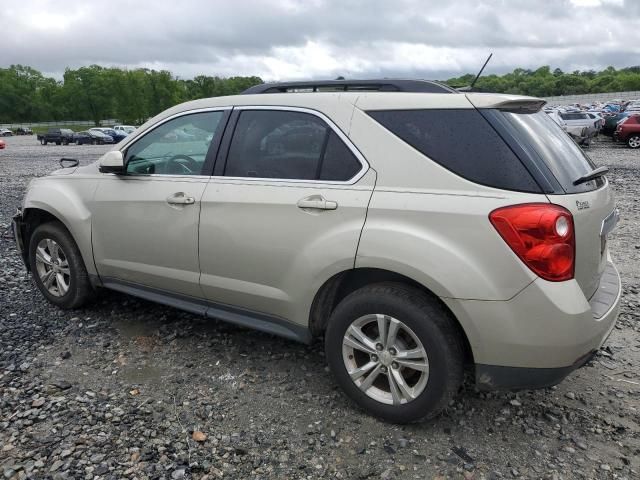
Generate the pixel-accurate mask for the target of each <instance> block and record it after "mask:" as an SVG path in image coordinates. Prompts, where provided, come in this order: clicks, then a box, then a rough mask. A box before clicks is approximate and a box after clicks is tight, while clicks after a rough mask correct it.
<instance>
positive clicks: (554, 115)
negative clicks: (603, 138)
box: [545, 110, 591, 145]
mask: <svg viewBox="0 0 640 480" xmlns="http://www.w3.org/2000/svg"><path fill="white" fill-rule="evenodd" d="M545 113H546V114H547V115H549V117H550V118H551V119H552V120H553V121H554V122H555V123H556V124H558V125H559V126H560V128H562V130H564V131H565V133H566V134H567V135H569V136H570V137H571V138H572V139H573V140H574V141H575V142H576V143H577V144H578V145H588V144H589V142H590V139H591V137H590V136H589V130H588V129H587V128H586V127H583V126H582V125H568V124H567V122H565V121H564V120H563V119H562V117H561V116H560V112H559V111H558V110H545Z"/></svg>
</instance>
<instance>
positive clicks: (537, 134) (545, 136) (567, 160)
mask: <svg viewBox="0 0 640 480" xmlns="http://www.w3.org/2000/svg"><path fill="white" fill-rule="evenodd" d="M498 115H501V116H502V117H503V118H504V119H505V120H506V121H507V123H508V124H510V125H511V127H512V132H513V134H514V135H515V136H516V139H517V141H518V142H519V143H520V144H521V145H522V146H523V148H524V149H525V150H526V152H527V153H528V154H529V155H531V156H533V157H534V158H532V160H533V161H538V162H539V161H542V162H544V164H545V165H546V166H547V167H548V168H549V170H551V173H553V175H554V176H555V178H556V179H557V180H558V182H559V183H560V185H561V186H562V188H563V189H564V191H565V192H566V193H579V192H586V191H590V190H595V189H597V188H599V187H600V186H602V185H603V184H604V180H603V179H602V178H598V179H597V180H592V181H590V182H586V183H583V184H581V185H577V186H575V185H573V182H574V180H577V179H578V178H580V177H581V176H583V175H585V174H587V173H589V172H591V171H592V170H593V169H594V168H595V166H594V164H593V162H592V161H591V159H590V158H589V157H588V156H587V155H586V154H585V153H584V151H583V150H582V149H581V148H580V147H579V146H578V145H577V144H576V143H575V142H574V141H573V140H571V138H570V137H569V136H568V135H567V134H566V133H565V132H564V131H563V130H562V129H561V128H560V127H559V126H558V125H557V124H556V123H555V122H554V121H553V120H551V119H550V118H549V116H548V115H547V114H545V113H544V112H537V113H512V112H498Z"/></svg>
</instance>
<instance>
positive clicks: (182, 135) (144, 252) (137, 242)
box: [92, 110, 227, 297]
mask: <svg viewBox="0 0 640 480" xmlns="http://www.w3.org/2000/svg"><path fill="white" fill-rule="evenodd" d="M226 118H227V115H225V111H222V110H218V111H206V112H198V113H190V114H188V113H187V114H184V115H181V116H179V117H177V118H173V119H170V120H168V121H166V122H164V123H162V124H161V125H159V126H158V127H156V128H154V129H153V130H151V131H149V132H148V133H146V134H144V135H143V136H142V137H140V138H139V139H136V141H135V142H134V143H132V144H131V145H130V146H128V147H127V148H126V151H125V152H123V153H124V158H125V165H126V174H124V175H114V174H104V177H103V178H102V179H101V181H100V182H98V189H97V191H96V194H95V200H94V205H93V208H92V212H93V218H92V242H93V252H94V258H95V262H96V268H97V270H98V273H99V275H100V277H101V278H102V280H103V281H109V280H120V281H126V282H130V283H134V284H138V285H143V286H148V287H154V288H157V289H162V290H166V291H168V292H172V293H180V294H183V295H189V296H193V297H202V294H201V290H200V286H199V276H200V268H199V264H198V220H199V215H200V205H201V203H200V201H201V199H202V194H203V192H204V190H205V187H206V185H207V182H208V180H209V173H210V172H209V171H208V169H209V168H210V162H209V161H210V159H211V155H213V152H212V150H213V149H215V145H216V144H217V143H219V142H218V137H219V130H221V129H223V128H224V123H225V121H226ZM216 134H218V135H216Z"/></svg>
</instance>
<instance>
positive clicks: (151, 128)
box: [118, 106, 233, 178]
mask: <svg viewBox="0 0 640 480" xmlns="http://www.w3.org/2000/svg"><path fill="white" fill-rule="evenodd" d="M232 109H233V107H231V106H227V107H207V108H196V109H193V110H184V111H182V112H178V113H174V114H173V115H169V116H168V117H166V118H163V119H162V120H160V121H159V122H157V123H154V124H153V125H151V126H149V128H147V129H146V130H144V131H142V132H140V133H139V134H138V135H136V136H135V137H134V138H132V139H130V140H129V141H128V142H126V143H125V144H124V145H122V146H121V147H120V148H119V149H118V150H119V151H120V152H122V156H123V157H126V155H125V150H126V149H128V148H129V147H131V145H133V144H135V143H136V142H137V141H139V140H140V139H141V138H143V137H144V136H145V135H147V134H149V133H151V132H153V131H154V130H155V129H156V128H158V127H160V126H161V125H164V124H165V123H167V122H169V121H171V120H174V119H176V118H179V117H183V116H186V115H192V114H194V113H205V112H224V111H226V110H232ZM213 134H214V135H215V132H213ZM124 141H126V138H125V139H124ZM125 168H126V162H125ZM127 175H128V176H131V177H153V176H155V177H169V176H171V175H164V174H161V173H156V174H144V173H132V174H127ZM174 176H176V175H174ZM182 176H183V177H190V178H193V177H204V178H209V175H182Z"/></svg>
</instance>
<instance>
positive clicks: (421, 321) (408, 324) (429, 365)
mask: <svg viewBox="0 0 640 480" xmlns="http://www.w3.org/2000/svg"><path fill="white" fill-rule="evenodd" d="M454 322H455V320H454V319H453V318H452V317H451V314H450V313H449V312H448V311H447V310H446V309H445V307H444V306H443V305H442V304H441V303H440V302H439V301H438V300H437V299H436V298H435V297H431V296H430V295H428V294H426V293H424V292H422V291H420V290H417V289H415V288H412V287H410V286H407V285H403V284H395V283H381V284H375V285H371V286H367V287H364V288H361V289H359V290H356V291H355V292H353V293H351V294H350V295H348V296H347V297H346V298H345V299H344V300H342V301H341V302H340V304H339V305H338V306H337V307H336V308H335V310H334V311H333V313H332V314H331V318H330V319H329V325H328V327H327V331H326V333H325V352H326V356H327V362H328V363H329V368H330V369H331V371H332V373H333V375H334V376H335V378H336V380H337V382H338V383H339V384H340V386H341V387H342V389H343V390H344V391H345V393H346V394H347V395H348V396H349V397H350V398H351V399H352V400H354V401H355V402H356V403H357V404H358V405H360V406H361V407H362V408H364V409H365V410H366V411H367V412H368V413H370V414H372V415H375V416H377V417H380V418H382V419H384V420H387V421H390V422H394V423H409V422H416V421H419V420H422V419H425V418H432V417H434V416H436V415H437V414H439V413H440V412H441V411H442V410H443V409H444V408H445V407H446V406H447V404H448V403H449V401H450V400H451V398H452V397H453V395H455V393H456V392H457V390H458V388H459V387H460V384H461V382H462V374H463V359H464V355H463V348H462V342H461V340H460V338H459V336H458V333H457V330H456V328H455V324H454Z"/></svg>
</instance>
